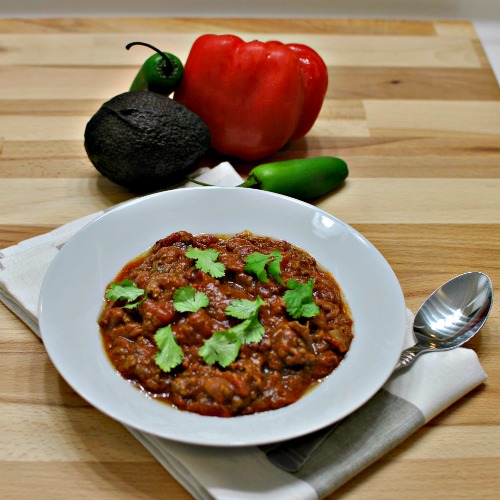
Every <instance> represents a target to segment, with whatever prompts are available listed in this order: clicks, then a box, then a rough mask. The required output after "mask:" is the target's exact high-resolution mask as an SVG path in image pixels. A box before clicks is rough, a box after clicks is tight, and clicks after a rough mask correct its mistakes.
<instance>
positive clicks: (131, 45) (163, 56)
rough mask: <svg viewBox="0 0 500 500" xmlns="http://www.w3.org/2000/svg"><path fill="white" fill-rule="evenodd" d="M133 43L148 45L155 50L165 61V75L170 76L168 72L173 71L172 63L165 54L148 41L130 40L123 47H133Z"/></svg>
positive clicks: (128, 48)
mask: <svg viewBox="0 0 500 500" xmlns="http://www.w3.org/2000/svg"><path fill="white" fill-rule="evenodd" d="M134 45H143V46H144V47H148V48H150V49H152V50H154V51H155V52H157V53H158V54H159V55H160V56H161V57H162V58H163V60H164V61H165V65H166V66H165V76H167V77H168V76H170V74H171V73H172V72H173V71H174V69H175V68H174V65H173V64H172V61H171V60H170V59H169V58H168V56H167V55H165V54H164V53H163V52H162V51H161V50H160V49H157V48H156V47H155V46H154V45H151V44H150V43H146V42H130V43H128V44H127V45H125V48H126V49H127V50H130V47H133V46H134Z"/></svg>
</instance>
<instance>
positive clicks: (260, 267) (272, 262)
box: [245, 250, 283, 284]
mask: <svg viewBox="0 0 500 500" xmlns="http://www.w3.org/2000/svg"><path fill="white" fill-rule="evenodd" d="M282 259H283V255H282V254H281V252H279V251H278V250H273V251H272V252H271V254H269V255H266V254H263V253H260V252H254V253H251V254H250V255H249V256H248V257H247V258H246V260H245V271H246V272H247V273H253V274H255V276H257V279H258V280H259V281H262V282H263V283H267V282H268V281H269V278H268V275H267V273H268V272H269V274H270V275H271V276H272V277H273V278H274V279H275V280H276V281H277V282H278V283H281V284H283V280H282V279H281V276H280V262H281V261H282ZM266 265H267V266H268V267H267V271H266Z"/></svg>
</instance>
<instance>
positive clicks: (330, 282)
mask: <svg viewBox="0 0 500 500" xmlns="http://www.w3.org/2000/svg"><path fill="white" fill-rule="evenodd" d="M189 247H197V248H200V249H207V248H214V249H216V250H217V251H218V252H219V257H218V260H219V261H220V262H222V263H223V264H224V265H225V266H226V272H225V275H224V277H222V278H220V279H215V278H212V277H211V276H210V275H209V274H207V273H205V272H203V271H201V270H198V269H197V268H196V267H195V263H194V261H193V259H190V258H188V257H187V256H186V255H185V253H186V250H187V249H188V248H189ZM274 250H278V251H279V252H281V254H282V255H283V259H282V261H281V263H280V269H281V277H282V279H283V282H284V283H286V282H287V281H288V280H289V279H292V278H293V279H295V280H296V281H298V282H300V283H306V282H308V280H310V279H311V278H312V279H314V288H313V297H314V301H315V302H316V304H317V305H318V306H319V314H318V315H316V316H314V317H312V318H299V319H297V320H294V319H293V318H291V317H290V316H289V314H288V313H287V312H286V307H285V303H284V301H283V295H284V293H285V292H286V290H287V288H286V285H285V284H280V283H278V282H277V281H276V280H275V279H273V278H270V279H269V280H268V281H267V282H262V281H259V280H258V279H257V278H256V277H255V276H254V275H252V274H249V273H248V272H246V271H245V270H244V267H245V259H246V258H247V256H248V255H250V254H252V253H254V252H260V253H262V254H270V253H271V252H273V251H274ZM125 279H129V280H132V281H133V282H135V283H136V284H137V286H138V287H139V288H142V289H144V290H145V291H146V292H147V295H146V298H145V300H143V301H142V302H141V303H140V304H139V306H138V307H136V308H134V309H126V308H123V307H122V306H123V305H124V304H123V302H121V301H115V302H113V301H110V300H105V305H104V307H103V310H102V312H101V314H100V317H99V326H100V330H101V334H102V337H103V342H104V346H105V349H106V351H107V354H108V356H109V358H110V360H111V362H112V364H113V365H114V366H115V367H116V369H117V370H118V371H119V372H120V373H121V375H122V376H123V377H124V378H125V379H128V380H130V381H131V382H133V383H134V384H135V385H137V386H138V387H140V388H141V390H143V391H145V392H146V393H147V394H149V395H150V396H151V397H153V398H157V399H159V400H163V401H165V402H168V403H170V404H172V405H174V406H176V407H177V408H179V409H181V410H187V411H190V412H195V413H199V414H202V415H213V416H221V417H231V416H235V415H246V414H252V413H256V412H262V411H267V410H273V409H277V408H280V407H283V406H286V405H289V404H291V403H293V402H295V401H297V400H298V399H299V398H300V397H301V396H302V395H303V394H304V393H305V392H306V391H307V389H308V388H309V387H310V386H311V385H313V384H315V383H316V382H317V381H319V380H321V379H323V378H325V377H326V376H327V375H329V374H330V373H331V372H332V371H333V370H334V369H335V368H336V367H337V366H338V364H339V363H340V361H341V360H342V359H343V358H344V356H345V354H346V353H347V351H348V349H349V346H350V344H351V341H352V338H353V332H352V320H351V318H350V315H349V311H348V308H347V305H346V304H345V303H344V302H343V298H342V295H341V291H340V289H339V286H338V285H337V283H336V282H335V280H334V278H333V277H332V276H331V275H330V274H329V273H328V272H326V271H325V270H323V269H322V268H321V267H320V266H318V264H317V262H316V261H315V259H314V258H313V257H312V256H311V255H309V254H308V253H306V252H305V251H303V250H301V249H299V248H297V247H295V246H293V245H291V244H290V243H288V242H286V241H280V240H276V239H273V238H269V237H265V236H256V235H253V234H251V233H249V232H242V233H239V234H236V235H233V236H227V237H225V236H224V237H221V236H215V235H207V234H202V235H197V236H194V235H192V234H190V233H188V232H184V231H180V232H176V233H173V234H171V235H170V236H168V237H167V238H165V239H162V240H160V241H158V242H157V243H156V244H155V245H154V246H153V247H152V248H151V249H150V250H149V251H148V252H146V254H145V255H142V256H140V257H138V258H137V259H135V260H133V261H131V262H130V263H128V264H127V265H126V266H125V267H124V268H123V269H122V270H121V272H120V273H119V274H118V276H117V277H116V279H115V281H116V282H121V281H122V280H125ZM183 286H191V287H193V288H194V289H195V290H197V291H202V292H204V293H205V294H206V295H207V296H208V298H209V300H210V302H209V305H208V306H207V307H204V308H201V309H199V310H198V311H197V312H195V313H179V312H177V311H176V310H175V309H174V306H173V295H174V293H175V291H176V290H177V289H178V288H180V287H183ZM257 296H260V297H261V298H262V299H263V300H264V301H265V305H263V306H262V307H261V308H260V311H259V321H260V322H261V324H262V325H263V326H264V328H265V334H264V336H263V338H262V340H261V341H260V342H258V343H256V342H254V343H251V344H246V345H243V346H242V347H241V349H240V352H239V355H238V357H237V358H236V360H235V361H234V362H233V363H231V364H230V365H229V366H228V367H227V368H223V367H221V366H219V365H218V364H213V365H208V364H207V363H205V362H204V360H203V359H202V358H201V357H200V355H199V354H198V350H199V348H200V347H201V346H202V345H203V342H204V340H205V339H208V338H210V337H211V336H212V334H213V333H214V332H217V331H220V330H227V329H228V328H231V327H232V326H234V325H235V324H236V323H237V322H238V320H236V319H235V318H232V317H229V316H228V315H226V314H225V312H224V310H225V308H226V307H227V306H228V305H229V304H230V303H231V302H232V301H233V300H235V299H250V300H255V298H256V297H257ZM166 325H171V328H172V331H173V333H174V336H175V339H176V341H177V343H178V344H179V345H180V346H181V347H182V349H183V351H184V357H183V360H182V363H181V364H180V365H179V366H177V367H175V368H173V369H172V370H171V371H170V372H168V373H167V372H164V371H162V370H161V369H160V367H159V366H158V365H157V364H156V362H155V356H156V353H157V351H158V347H157V345H156V343H155V340H154V334H155V332H156V331H157V329H158V328H161V327H164V326H166Z"/></svg>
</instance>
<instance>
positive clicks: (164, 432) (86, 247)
mask: <svg viewBox="0 0 500 500" xmlns="http://www.w3.org/2000/svg"><path fill="white" fill-rule="evenodd" d="M179 230H185V231H189V232H191V233H194V234H199V233H219V234H234V233H237V232H241V231H244V230H249V231H251V232H253V233H254V234H257V235H263V236H271V237H273V238H278V239H284V240H287V241H289V242H290V243H292V244H294V245H296V246H298V247H301V248H302V249H304V250H306V251H308V252H309V253H310V254H312V255H313V256H314V257H315V258H316V259H317V261H318V262H319V263H320V265H322V266H323V267H325V268H326V269H328V270H329V271H330V272H331V273H332V274H333V276H334V277H335V279H336V280H337V282H338V284H339V285H340V288H341V289H342V291H343V294H344V297H345V299H346V301H347V303H348V305H349V308H350V310H351V313H352V318H353V320H354V335H355V337H354V340H353V342H352V344H351V348H350V350H349V352H348V354H347V356H346V357H345V359H344V360H343V361H342V363H341V364H340V366H339V367H338V368H337V369H335V370H334V372H333V373H332V374H331V375H330V376H328V377H327V378H326V379H325V380H324V381H322V382H321V383H320V384H318V386H316V387H315V388H314V389H313V390H311V391H309V392H308V393H307V394H306V395H305V396H304V397H302V398H301V399H300V400H299V401H297V402H296V403H294V404H292V405H290V406H287V407H285V408H281V409H278V410H272V411H268V412H263V413H258V414H254V415H246V416H238V417H231V418H221V417H209V416H202V415H198V414H195V413H189V412H185V411H180V410H177V409H176V408H173V407H171V406H168V405H166V404H164V403H161V402H159V401H155V400H153V399H152V398H149V397H147V396H145V395H144V394H143V393H142V392H140V391H139V390H137V389H136V388H134V387H133V386H132V385H131V384H130V383H129V382H127V381H126V380H124V379H123V378H122V377H121V376H120V375H119V374H118V372H117V371H116V370H115V369H114V367H113V366H112V365H111V363H110V361H109V360H108V358H107V355H106V353H105V351H104V348H103V345H102V341H101V336H100V332H99V328H98V325H97V317H98V315H99V312H100V310H101V307H102V305H103V293H104V290H105V287H106V285H107V284H108V283H109V282H110V281H112V280H113V279H114V277H115V276H116V274H117V273H118V271H119V270H120V269H121V268H122V267H123V266H124V265H125V264H126V263H127V262H128V261H130V260H131V259H133V258H134V257H136V256H137V255H139V254H140V253H142V252H143V251H145V250H146V249H148V248H149V247H150V246H151V245H153V244H154V243H155V242H156V241H157V240H159V239H161V238H164V237H166V236H168V235H169V234H171V233H173V232H175V231H179ZM39 314H40V316H39V317H40V328H41V332H42V338H43V341H44V344H45V347H46V349H47V352H48V354H49V356H50V358H51V360H52V362H53V363H54V365H55V367H56V368H57V370H58V371H59V373H60V374H61V375H62V377H63V378H64V379H65V380H66V381H67V382H68V384H69V385H70V386H71V387H72V388H73V389H74V390H75V391H76V392H77V393H78V394H80V395H81V396H82V397H83V398H84V399H86V400H87V401H88V402H89V403H90V404H92V405H93V406H94V407H96V408H97V409H99V410H100V411H102V412H103V413H105V414H107V415H109V416H110V417H112V418H114V419H116V420H118V421H119V422H122V423H123V424H125V425H128V426H130V427H133V428H135V429H138V430H142V431H146V432H148V433H151V434H154V435H157V436H161V437H164V438H168V439H172V440H175V441H180V442H186V443H193V444H202V445H212V446H247V445H257V444H264V443H272V442H277V441H282V440H286V439H291V438H294V437H298V436H300V435H304V434H306V433H309V432H312V431H315V430H317V429H320V428H322V427H325V426H327V425H329V424H332V423H334V422H336V421H338V420H340V419H342V418H344V417H346V416H347V415H349V414H350V413H352V412H353V411H354V410H356V409H357V408H359V407H360V406H361V405H363V404H364V403H365V402H366V401H368V400H369V399H370V398H371V397H372V396H373V395H374V394H375V393H376V392H377V391H378V390H379V389H380V388H381V387H382V385H383V384H384V383H385V382H386V380H387V379H388V377H389V376H390V374H391V373H392V370H393V368H394V366H395V364H396V362H397V360H398V358H399V354H400V352H401V349H402V346H403V340H404V334H405V317H406V316H405V314H406V313H405V303H404V298H403V294H402V291H401V287H400V286H399V283H398V281H397V279H396V277H395V275H394V273H393V271H392V269H391V268H390V266H389V264H388V263H387V262H386V260H385V259H384V258H383V257H382V255H381V254H380V253H379V252H378V251H377V250H376V248H375V247H374V246H373V245H372V244H371V243H369V242H368V241H367V240H366V239H365V238H364V237H363V236H362V235H360V234H359V233H358V232H357V231H355V230H354V229H353V228H351V227H350V226H348V225H347V224H345V223H344V222H342V221H340V220H339V219H337V218H335V217H333V216H332V215H330V214H328V213H326V212H324V211H322V210H319V209H318V208H316V207H314V206H313V205H310V204H307V203H303V202H300V201H297V200H295V199H292V198H288V197H285V196H281V195H276V194H273V193H268V192H265V191H256V190H252V189H243V188H218V187H195V188H185V189H176V190H172V191H165V192H162V193H157V194H153V195H149V196H145V197H142V198H138V199H134V200H132V201H130V202H127V203H124V204H121V205H119V206H117V207H115V208H114V209H112V210H110V211H109V212H107V213H106V214H104V215H103V216H101V217H99V218H98V219H96V220H95V221H94V222H92V223H90V224H89V225H87V226H86V227H84V228H83V229H82V230H81V231H79V232H78V233H77V234H76V235H75V236H73V238H71V239H70V240H69V241H68V242H67V243H66V244H65V245H64V247H63V248H62V249H61V251H60V252H59V253H58V254H57V256H56V258H55V259H54V261H53V263H52V264H51V266H50V267H49V270H48V272H47V275H46V277H45V280H44V283H43V286H42V292H41V297H40V305H39Z"/></svg>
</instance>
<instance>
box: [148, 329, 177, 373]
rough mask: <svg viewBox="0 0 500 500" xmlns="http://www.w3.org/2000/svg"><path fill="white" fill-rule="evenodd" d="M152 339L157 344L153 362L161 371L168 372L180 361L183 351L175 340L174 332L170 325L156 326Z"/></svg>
mask: <svg viewBox="0 0 500 500" xmlns="http://www.w3.org/2000/svg"><path fill="white" fill-rule="evenodd" d="M154 339H155V342H156V345H157V346H158V352H157V353H156V357H155V362H156V364H157V365H158V366H159V367H160V368H161V369H162V370H163V371H165V372H169V371H170V370H172V369H173V368H175V367H176V366H177V365H180V364H181V363H182V358H183V357H184V352H183V350H182V348H181V346H180V345H179V344H178V343H177V340H175V337H174V332H173V331H172V327H171V326H170V325H167V326H165V327H163V328H158V330H156V333H155V335H154Z"/></svg>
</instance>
